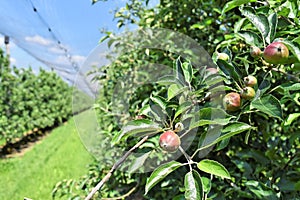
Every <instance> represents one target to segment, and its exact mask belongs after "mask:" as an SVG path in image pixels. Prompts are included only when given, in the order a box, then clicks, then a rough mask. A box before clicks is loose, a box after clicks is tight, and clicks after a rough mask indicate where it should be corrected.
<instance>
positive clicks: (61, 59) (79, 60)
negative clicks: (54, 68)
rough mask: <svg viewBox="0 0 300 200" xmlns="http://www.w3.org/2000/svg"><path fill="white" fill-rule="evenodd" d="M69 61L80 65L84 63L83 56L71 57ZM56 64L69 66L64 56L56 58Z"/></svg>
mask: <svg viewBox="0 0 300 200" xmlns="http://www.w3.org/2000/svg"><path fill="white" fill-rule="evenodd" d="M71 60H72V61H74V62H76V63H78V64H79V65H81V64H82V63H83V62H84V61H85V56H81V55H73V56H72V57H71ZM56 62H57V63H60V64H64V65H69V64H70V60H69V59H68V58H67V57H66V56H58V57H57V59H56Z"/></svg>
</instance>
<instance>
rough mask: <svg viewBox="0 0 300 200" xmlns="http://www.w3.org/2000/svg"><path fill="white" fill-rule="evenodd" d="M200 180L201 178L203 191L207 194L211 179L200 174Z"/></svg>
mask: <svg viewBox="0 0 300 200" xmlns="http://www.w3.org/2000/svg"><path fill="white" fill-rule="evenodd" d="M201 180H202V186H203V191H204V192H205V193H207V194H208V193H209V192H210V189H211V180H210V179H209V178H207V177H205V176H202V177H201Z"/></svg>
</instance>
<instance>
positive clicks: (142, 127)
mask: <svg viewBox="0 0 300 200" xmlns="http://www.w3.org/2000/svg"><path fill="white" fill-rule="evenodd" d="M162 131H163V130H162V128H160V126H159V124H157V123H155V122H153V121H151V120H146V119H138V120H134V121H131V122H129V123H127V124H126V125H125V126H123V128H122V129H121V131H120V132H119V133H118V134H116V135H115V136H114V138H113V139H112V145H115V144H116V143H118V142H120V140H121V139H123V138H127V137H129V136H132V135H136V136H137V137H142V136H146V135H154V134H156V133H159V132H162Z"/></svg>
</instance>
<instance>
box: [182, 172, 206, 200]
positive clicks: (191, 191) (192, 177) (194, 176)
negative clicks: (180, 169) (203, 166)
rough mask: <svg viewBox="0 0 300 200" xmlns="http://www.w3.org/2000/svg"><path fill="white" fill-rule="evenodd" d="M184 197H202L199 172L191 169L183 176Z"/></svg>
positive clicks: (193, 198) (195, 198)
mask: <svg viewBox="0 0 300 200" xmlns="http://www.w3.org/2000/svg"><path fill="white" fill-rule="evenodd" d="M184 186H185V195H184V196H185V199H188V200H198V199H202V197H203V186H202V180H201V177H200V174H199V173H198V172H197V171H195V170H193V171H191V172H188V173H187V174H186V175H185V177H184Z"/></svg>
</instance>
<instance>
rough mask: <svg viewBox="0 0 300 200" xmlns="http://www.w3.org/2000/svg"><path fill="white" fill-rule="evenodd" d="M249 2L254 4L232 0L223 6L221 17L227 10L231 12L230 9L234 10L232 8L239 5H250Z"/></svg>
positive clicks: (243, 0) (254, 0)
mask: <svg viewBox="0 0 300 200" xmlns="http://www.w3.org/2000/svg"><path fill="white" fill-rule="evenodd" d="M250 2H256V0H233V1H229V2H227V3H226V4H225V5H224V7H223V10H222V15H224V14H225V13H226V12H228V11H229V10H232V9H234V8H236V7H238V6H240V5H243V4H246V3H250Z"/></svg>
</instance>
